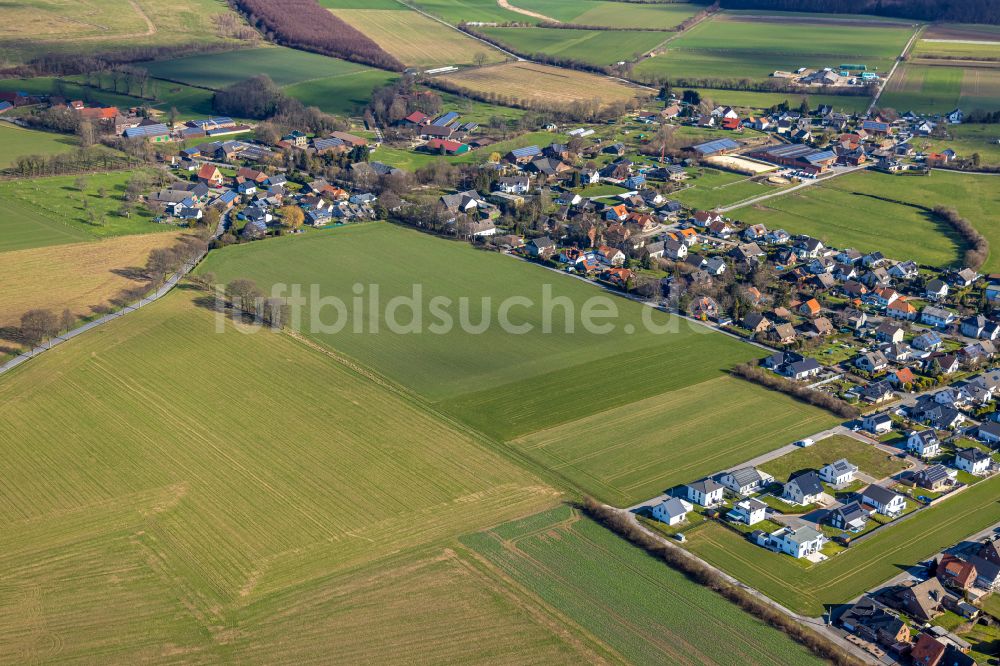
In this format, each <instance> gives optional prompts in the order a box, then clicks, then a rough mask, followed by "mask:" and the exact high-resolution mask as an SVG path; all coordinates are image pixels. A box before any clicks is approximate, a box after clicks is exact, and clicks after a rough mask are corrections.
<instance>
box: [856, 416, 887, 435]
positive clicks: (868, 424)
mask: <svg viewBox="0 0 1000 666" xmlns="http://www.w3.org/2000/svg"><path fill="white" fill-rule="evenodd" d="M861 427H862V428H864V429H865V430H866V431H868V432H870V433H872V434H873V435H884V434H886V433H889V432H892V428H893V421H892V419H891V418H890V417H889V415H888V414H869V415H867V416H865V417H864V418H862V419H861Z"/></svg>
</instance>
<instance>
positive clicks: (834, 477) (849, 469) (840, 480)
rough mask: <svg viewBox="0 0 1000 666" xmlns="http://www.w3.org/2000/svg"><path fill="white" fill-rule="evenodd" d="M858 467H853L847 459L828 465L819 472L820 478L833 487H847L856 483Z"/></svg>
mask: <svg viewBox="0 0 1000 666" xmlns="http://www.w3.org/2000/svg"><path fill="white" fill-rule="evenodd" d="M857 473H858V466H857V465H852V464H851V463H850V462H848V461H847V459H846V458H841V459H840V460H835V461H834V462H832V463H827V464H826V465H823V467H821V468H820V470H819V478H821V479H822V480H823V481H825V482H826V483H829V484H830V485H832V486H846V485H847V484H849V483H851V482H852V481H854V475H855V474H857Z"/></svg>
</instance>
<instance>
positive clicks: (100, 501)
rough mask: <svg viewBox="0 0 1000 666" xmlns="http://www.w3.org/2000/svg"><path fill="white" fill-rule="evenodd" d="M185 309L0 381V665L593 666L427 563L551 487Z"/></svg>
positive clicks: (434, 424) (191, 295)
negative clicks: (505, 663) (499, 665)
mask: <svg viewBox="0 0 1000 666" xmlns="http://www.w3.org/2000/svg"><path fill="white" fill-rule="evenodd" d="M197 296H198V292H191V291H180V292H178V293H175V294H172V295H171V296H169V297H167V298H166V299H163V300H161V301H159V302H157V303H156V304H155V305H152V306H150V307H147V308H143V309H142V310H140V311H138V312H135V313H132V314H130V315H129V316H128V317H126V318H123V319H121V320H119V321H117V322H114V323H113V324H110V325H107V326H104V327H102V328H100V329H97V330H95V331H93V332H90V333H88V334H86V335H83V336H80V337H78V338H76V339H74V340H72V341H70V342H68V343H66V344H64V345H62V346H60V347H59V348H58V349H56V350H53V351H52V352H50V353H47V354H45V355H44V356H42V357H40V358H38V359H36V360H33V361H31V362H30V363H29V364H27V365H25V366H22V367H20V368H18V369H17V370H15V371H13V372H11V373H9V374H6V375H4V376H3V377H0V422H2V423H4V427H3V428H0V475H2V477H3V479H4V483H3V486H2V489H0V572H2V573H0V626H3V627H4V631H3V634H2V637H0V661H4V662H8V661H9V662H17V661H23V660H25V659H29V660H37V661H58V662H70V661H87V660H90V659H92V658H93V656H94V655H96V654H100V655H101V656H102V658H103V659H104V660H106V661H109V662H121V663H137V662H147V663H148V662H162V661H171V660H173V659H176V658H178V655H183V657H182V659H183V660H184V661H185V662H187V663H219V662H250V661H260V662H265V663H275V662H281V661H286V660H288V661H294V662H296V663H306V662H311V661H322V660H324V659H327V658H328V657H329V655H331V654H337V655H338V657H339V658H343V659H344V660H345V661H349V662H353V663H363V662H366V663H376V662H382V663H385V662H403V661H405V662H408V663H410V662H414V661H417V662H421V663H445V662H447V663H468V662H470V661H471V662H475V663H482V662H485V661H487V660H489V661H491V663H496V661H495V660H496V659H497V658H503V655H509V657H510V658H511V659H517V656H518V655H521V656H523V654H528V653H531V654H534V650H535V649H537V650H539V651H540V653H541V655H542V656H540V658H541V659H545V660H546V661H555V662H560V663H581V662H582V663H586V662H591V661H592V657H591V656H589V654H584V655H580V654H575V652H576V651H577V649H578V648H576V647H574V646H573V645H574V643H575V642H576V641H575V640H574V639H573V635H574V634H576V633H578V630H577V629H575V628H574V627H572V626H564V625H563V624H562V623H556V624H551V623H539V622H537V620H532V614H531V613H530V612H528V611H526V609H527V608H530V602H528V601H526V600H524V599H519V598H518V595H513V594H511V592H510V591H509V590H507V591H504V590H501V589H498V588H499V586H498V585H497V584H496V583H495V581H493V580H491V579H489V578H484V577H483V576H482V575H481V574H479V573H478V572H477V571H475V569H473V568H470V567H469V565H468V564H467V563H464V562H463V561H461V560H459V559H457V558H456V557H455V556H454V554H453V552H452V551H449V550H447V547H448V546H449V545H457V543H456V542H455V541H454V539H455V537H456V536H458V535H459V534H463V533H469V532H474V531H478V530H482V529H486V528H488V527H489V526H491V525H496V524H498V523H502V522H504V521H509V520H512V519H515V518H518V517H521V516H525V515H531V514H534V513H537V512H538V511H542V510H545V509H548V508H550V507H552V506H553V505H554V503H555V501H556V499H557V495H556V493H555V492H554V491H553V490H551V489H550V488H548V487H546V486H545V485H544V484H542V483H541V482H540V481H539V480H538V479H537V478H535V477H534V476H532V475H531V474H529V473H528V472H525V471H523V470H521V469H519V468H518V467H516V466H514V465H513V464H512V463H510V462H508V461H507V460H505V459H504V458H503V457H501V456H499V455H497V454H496V453H493V452H491V451H490V450H488V449H487V448H485V447H483V446H482V445H481V444H480V443H478V442H477V441H475V440H474V439H472V438H470V436H468V435H466V434H463V433H461V432H459V431H456V430H454V429H452V428H450V427H448V426H447V425H446V424H444V423H443V422H441V421H440V420H438V419H435V418H434V417H433V416H432V415H431V414H429V413H427V412H426V411H425V410H423V409H421V408H420V407H419V406H418V405H416V404H415V403H414V402H413V401H411V400H410V399H408V398H407V397H405V396H403V395H400V394H399V393H398V392H396V391H394V390H392V389H391V388H388V387H385V386H381V385H379V384H378V383H376V382H373V381H371V380H369V379H367V378H366V377H363V376H361V375H359V374H355V372H354V371H352V370H351V369H350V368H348V367H346V366H345V365H343V364H341V363H340V362H338V361H337V360H336V359H334V358H332V357H331V356H330V355H329V354H327V353H324V352H323V351H322V350H318V349H316V348H315V347H314V346H311V345H308V344H304V343H302V342H300V341H298V340H296V339H294V338H293V337H292V336H290V335H287V334H282V333H275V332H271V331H268V330H258V331H256V332H253V333H252V334H244V333H241V332H239V331H238V330H236V328H237V326H236V325H235V324H233V323H226V324H225V325H224V326H223V328H222V329H221V330H219V329H217V322H216V320H215V315H214V313H213V312H211V310H210V309H208V308H204V307H197V306H196V305H195V304H194V303H195V302H197V298H196V297H197ZM402 507H405V510H404V509H403V508H402ZM29 597H30V599H31V603H30V605H26V603H27V602H26V599H27V598H29ZM456 599H460V600H461V603H459V604H456V603H455V600H456ZM525 651H526V652H525Z"/></svg>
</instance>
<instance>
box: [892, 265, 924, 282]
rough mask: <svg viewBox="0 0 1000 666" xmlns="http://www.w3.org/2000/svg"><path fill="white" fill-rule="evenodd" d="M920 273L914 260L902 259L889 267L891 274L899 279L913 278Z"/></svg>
mask: <svg viewBox="0 0 1000 666" xmlns="http://www.w3.org/2000/svg"><path fill="white" fill-rule="evenodd" d="M919 273H920V271H919V269H918V268H917V264H916V262H914V261H901V262H899V263H897V264H895V265H894V266H892V267H891V268H890V269H889V275H891V276H892V277H894V278H896V279H897V280H912V279H913V278H915V277H917V275H918V274H919Z"/></svg>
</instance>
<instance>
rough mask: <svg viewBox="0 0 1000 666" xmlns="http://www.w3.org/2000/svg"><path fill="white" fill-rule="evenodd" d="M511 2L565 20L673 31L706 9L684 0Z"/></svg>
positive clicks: (523, 19) (581, 23)
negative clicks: (647, 0)
mask: <svg viewBox="0 0 1000 666" xmlns="http://www.w3.org/2000/svg"><path fill="white" fill-rule="evenodd" d="M510 4H511V5H513V6H515V7H519V8H522V9H526V10H528V11H531V12H537V13H539V14H542V15H544V16H548V17H549V18H551V19H554V20H556V21H561V22H563V23H575V24H578V25H600V26H607V27H609V28H659V29H661V30H670V29H671V28H674V27H675V26H677V25H678V24H679V23H682V22H683V21H685V20H687V19H689V18H691V17H692V16H694V15H695V14H696V13H697V12H699V11H701V10H702V9H704V7H703V6H701V5H695V4H688V3H685V2H677V3H668V4H659V5H657V4H647V5H644V4H626V5H624V6H622V3H618V2H606V1H604V0H513V1H512V2H511V3H510ZM519 16H521V19H519V20H521V21H522V22H524V21H525V20H527V21H531V20H533V19H532V17H530V16H525V15H523V14H520V15H519ZM535 20H537V19H535Z"/></svg>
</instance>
